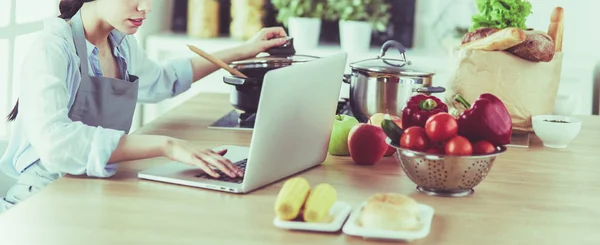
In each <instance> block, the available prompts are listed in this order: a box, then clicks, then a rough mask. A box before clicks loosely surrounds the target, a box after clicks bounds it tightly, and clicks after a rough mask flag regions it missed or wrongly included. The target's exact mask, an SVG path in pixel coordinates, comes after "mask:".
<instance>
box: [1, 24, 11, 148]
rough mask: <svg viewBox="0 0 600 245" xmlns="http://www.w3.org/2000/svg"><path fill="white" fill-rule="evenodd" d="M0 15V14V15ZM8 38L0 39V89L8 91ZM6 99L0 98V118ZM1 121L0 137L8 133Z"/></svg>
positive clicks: (3, 111) (6, 106) (6, 108)
mask: <svg viewBox="0 0 600 245" xmlns="http://www.w3.org/2000/svg"><path fill="white" fill-rule="evenodd" d="M0 16H1V15H0ZM8 81H9V80H8V39H0V91H8ZM7 103H8V100H7V99H0V118H3V117H2V116H4V115H7V114H8V112H9V111H8V107H9V105H7ZM5 125H6V123H5V122H3V124H2V125H1V126H2V127H0V138H2V137H3V136H6V135H8V129H7V127H6V126H5Z"/></svg>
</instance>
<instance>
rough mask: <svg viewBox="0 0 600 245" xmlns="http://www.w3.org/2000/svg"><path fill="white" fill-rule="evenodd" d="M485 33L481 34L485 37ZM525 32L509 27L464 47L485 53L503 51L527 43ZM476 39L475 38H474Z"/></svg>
mask: <svg viewBox="0 0 600 245" xmlns="http://www.w3.org/2000/svg"><path fill="white" fill-rule="evenodd" d="M483 34H485V33H481V34H480V35H481V36H483ZM525 38H526V35H525V32H524V31H523V30H521V29H519V28H515V27H508V28H504V29H501V30H498V31H496V32H493V33H492V34H489V35H488V36H486V37H484V38H481V39H477V40H474V41H471V42H468V43H465V44H463V45H462V48H464V49H477V50H485V51H502V50H506V49H508V48H511V47H514V46H516V45H518V44H520V43H522V42H524V41H525ZM473 39H474V37H473Z"/></svg>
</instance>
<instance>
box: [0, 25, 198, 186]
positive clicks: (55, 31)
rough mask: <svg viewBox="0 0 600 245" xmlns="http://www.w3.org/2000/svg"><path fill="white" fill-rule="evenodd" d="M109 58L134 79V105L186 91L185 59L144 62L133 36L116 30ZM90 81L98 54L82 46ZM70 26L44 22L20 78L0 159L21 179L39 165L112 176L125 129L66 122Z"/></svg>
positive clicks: (71, 83) (73, 58)
mask: <svg viewBox="0 0 600 245" xmlns="http://www.w3.org/2000/svg"><path fill="white" fill-rule="evenodd" d="M110 40H111V42H112V43H113V47H114V50H113V53H114V55H115V57H117V63H118V66H119V70H120V71H121V74H123V76H124V78H127V77H128V74H131V75H135V76H138V77H139V79H140V80H139V83H140V85H139V93H138V101H139V102H141V103H144V102H145V103H151V102H159V101H162V100H164V99H167V98H172V97H174V96H176V95H178V94H180V93H182V92H184V91H187V90H188V89H189V88H190V87H191V84H192V80H193V72H192V65H191V62H190V60H189V59H178V60H173V61H170V62H165V63H164V64H159V63H157V62H155V61H153V60H150V59H148V58H147V56H146V54H145V53H144V50H142V49H141V47H139V46H138V43H137V40H136V39H135V37H134V36H133V35H124V34H123V33H120V32H118V31H116V30H115V31H113V32H112V33H111V35H110ZM87 52H88V57H89V67H90V68H89V73H90V74H89V75H90V76H102V71H101V69H100V63H99V60H98V49H97V48H96V47H95V46H94V45H92V44H91V43H89V42H87ZM79 64H80V62H79V57H78V56H77V53H76V50H75V45H74V43H73V36H72V32H71V27H70V25H69V24H68V23H67V22H66V21H65V20H63V19H60V18H50V19H47V20H45V21H44V29H43V30H42V31H41V33H40V34H39V36H38V37H37V38H36V40H35V41H34V42H33V45H32V46H31V47H30V49H29V51H28V53H27V55H26V57H25V59H24V62H23V64H22V65H23V72H22V74H20V79H19V80H18V81H19V84H17V86H20V89H19V91H20V92H19V114H18V116H17V119H16V120H15V121H13V122H11V138H10V142H9V145H8V148H7V150H6V152H5V153H4V155H3V156H2V158H1V159H0V170H2V171H3V172H4V173H5V174H7V175H8V176H11V177H14V178H18V176H19V174H20V173H21V171H23V170H24V169H25V168H27V167H28V166H29V165H31V164H32V163H33V162H35V161H37V160H38V159H39V160H40V162H41V164H43V166H44V167H45V168H46V169H48V170H49V171H52V172H57V173H61V174H72V175H82V174H86V175H88V176H93V177H110V176H112V175H114V174H115V172H116V169H117V166H116V164H108V165H107V162H108V159H109V158H110V156H111V154H112V152H113V151H114V150H115V149H116V147H117V144H118V142H119V140H120V139H121V137H122V136H123V135H124V134H125V132H123V131H119V130H113V129H108V128H102V127H92V126H87V125H85V124H83V123H81V122H73V121H72V120H71V119H69V117H68V113H69V109H70V108H71V106H72V105H73V101H74V99H75V94H76V93H77V89H78V87H79V83H80V81H81V73H80V71H79Z"/></svg>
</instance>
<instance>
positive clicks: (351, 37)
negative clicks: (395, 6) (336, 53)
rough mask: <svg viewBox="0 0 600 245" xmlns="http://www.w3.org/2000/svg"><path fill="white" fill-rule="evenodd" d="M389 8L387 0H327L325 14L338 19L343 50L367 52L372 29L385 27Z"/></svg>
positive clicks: (380, 29) (383, 28) (327, 16)
mask: <svg viewBox="0 0 600 245" xmlns="http://www.w3.org/2000/svg"><path fill="white" fill-rule="evenodd" d="M390 8H391V7H390V4H389V2H388V0H328V1H327V9H326V13H325V16H326V18H327V19H328V20H338V21H339V27H340V44H341V46H342V49H343V50H345V51H348V52H367V51H368V50H369V48H370V46H371V36H372V33H373V31H379V32H383V31H385V30H386V29H387V26H388V22H389V20H390V17H391V14H390V12H389V11H390Z"/></svg>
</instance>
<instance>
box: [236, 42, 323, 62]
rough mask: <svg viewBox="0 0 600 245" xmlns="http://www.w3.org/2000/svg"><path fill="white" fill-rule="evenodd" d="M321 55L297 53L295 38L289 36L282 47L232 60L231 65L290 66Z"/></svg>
mask: <svg viewBox="0 0 600 245" xmlns="http://www.w3.org/2000/svg"><path fill="white" fill-rule="evenodd" d="M315 59H319V57H316V56H311V55H297V54H296V50H295V49H294V43H293V38H288V41H287V42H286V43H285V44H283V45H282V46H280V47H275V48H270V49H269V50H267V51H266V53H263V54H260V55H258V56H256V57H253V58H250V59H245V60H239V61H234V62H231V65H232V66H234V67H235V68H237V69H242V68H254V67H257V68H275V67H282V66H288V65H291V64H293V63H300V62H308V61H312V60H315Z"/></svg>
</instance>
